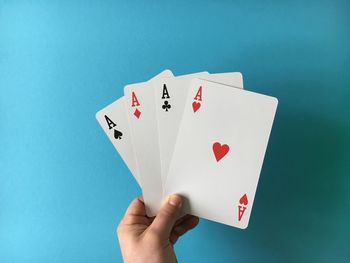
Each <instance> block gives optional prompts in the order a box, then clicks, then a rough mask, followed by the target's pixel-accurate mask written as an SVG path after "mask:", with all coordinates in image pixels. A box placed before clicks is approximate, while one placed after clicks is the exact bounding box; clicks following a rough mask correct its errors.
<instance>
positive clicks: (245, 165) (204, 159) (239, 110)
mask: <svg viewBox="0 0 350 263" xmlns="http://www.w3.org/2000/svg"><path fill="white" fill-rule="evenodd" d="M277 103H278V102H277V99H276V98H273V97H269V96H265V95H261V94H258V93H254V92H249V91H245V90H241V89H235V88H232V87H229V86H226V85H221V84H217V83H213V82H209V81H205V80H201V79H195V80H193V81H192V84H191V87H190V88H189V92H188V95H187V100H186V104H185V108H184V113H183V118H182V121H181V124H180V129H179V134H178V136H177V142H176V145H175V150H174V154H173V158H172V161H171V164H170V168H169V174H168V177H167V182H166V186H165V189H164V196H167V195H169V194H173V193H178V194H181V195H183V196H184V197H185V198H186V200H187V201H186V202H185V203H184V206H183V208H184V213H189V214H194V215H197V216H200V217H203V218H207V219H210V220H213V221H217V222H220V223H224V224H228V225H231V226H235V227H238V228H242V229H243V228H246V227H247V226H248V222H249V218H250V214H251V210H252V205H253V201H254V196H255V192H256V188H257V184H258V180H259V176H260V171H261V167H262V164H263V159H264V155H265V151H266V147H267V144H268V139H269V135H270V131H271V128H272V124H273V120H274V116H275V112H276V108H277Z"/></svg>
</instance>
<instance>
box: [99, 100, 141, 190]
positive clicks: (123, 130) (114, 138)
mask: <svg viewBox="0 0 350 263" xmlns="http://www.w3.org/2000/svg"><path fill="white" fill-rule="evenodd" d="M96 119H97V121H98V122H99V124H100V125H101V127H102V129H103V130H104V132H105V133H106V135H107V137H108V138H109V139H110V141H111V143H112V144H113V146H114V148H115V149H116V150H117V152H118V153H119V155H120V156H121V158H122V159H123V161H124V162H125V164H126V165H127V167H128V168H129V170H130V172H131V173H132V175H133V176H134V178H135V179H136V181H137V182H138V184H139V185H140V186H141V184H140V180H139V176H138V170H137V165H136V160H135V156H134V151H133V147H132V141H131V133H130V128H129V122H128V119H127V116H126V112H125V103H124V97H121V98H120V99H118V100H116V101H115V102H113V103H112V104H110V105H108V106H107V107H105V108H104V109H102V110H100V111H99V112H97V113H96Z"/></svg>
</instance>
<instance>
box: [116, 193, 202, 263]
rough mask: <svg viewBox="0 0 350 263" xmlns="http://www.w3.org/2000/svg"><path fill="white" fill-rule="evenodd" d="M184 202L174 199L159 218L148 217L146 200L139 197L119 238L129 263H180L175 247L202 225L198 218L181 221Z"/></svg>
mask: <svg viewBox="0 0 350 263" xmlns="http://www.w3.org/2000/svg"><path fill="white" fill-rule="evenodd" d="M181 206H182V198H181V197H180V196H179V195H171V196H169V198H168V200H167V201H166V202H165V203H164V204H163V206H162V208H161V209H160V211H159V213H158V215H157V216H156V217H152V218H150V217H147V215H146V210H145V204H144V202H143V198H142V197H141V196H140V197H137V198H135V199H134V201H132V203H131V204H130V206H129V207H128V209H127V211H126V213H125V215H124V218H123V219H122V220H121V222H120V223H119V226H118V229H117V235H118V239H119V244H120V248H121V251H122V255H123V259H124V262H125V263H137V262H140V263H147V262H151V263H171V262H177V260H176V255H175V252H174V248H173V245H174V244H175V243H176V241H177V240H178V238H179V237H180V236H182V235H183V234H185V233H186V232H187V231H189V230H190V229H192V228H194V227H195V226H196V225H197V224H198V221H199V219H198V217H195V216H192V215H185V216H183V217H181V218H178V217H179V214H180V211H181Z"/></svg>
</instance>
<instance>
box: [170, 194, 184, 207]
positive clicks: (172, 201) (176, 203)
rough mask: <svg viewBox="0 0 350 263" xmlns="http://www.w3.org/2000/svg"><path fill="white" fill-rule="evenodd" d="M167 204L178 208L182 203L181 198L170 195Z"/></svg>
mask: <svg viewBox="0 0 350 263" xmlns="http://www.w3.org/2000/svg"><path fill="white" fill-rule="evenodd" d="M168 203H169V204H170V205H172V206H178V207H180V206H181V203H182V200H181V197H180V196H178V195H170V196H169V197H168Z"/></svg>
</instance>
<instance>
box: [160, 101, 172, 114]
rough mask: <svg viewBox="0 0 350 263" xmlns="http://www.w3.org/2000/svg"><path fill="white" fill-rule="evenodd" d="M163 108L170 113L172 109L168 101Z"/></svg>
mask: <svg viewBox="0 0 350 263" xmlns="http://www.w3.org/2000/svg"><path fill="white" fill-rule="evenodd" d="M162 108H163V110H165V111H168V110H169V109H170V108H171V105H170V104H169V102H168V101H167V100H166V101H164V105H163V106H162Z"/></svg>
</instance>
